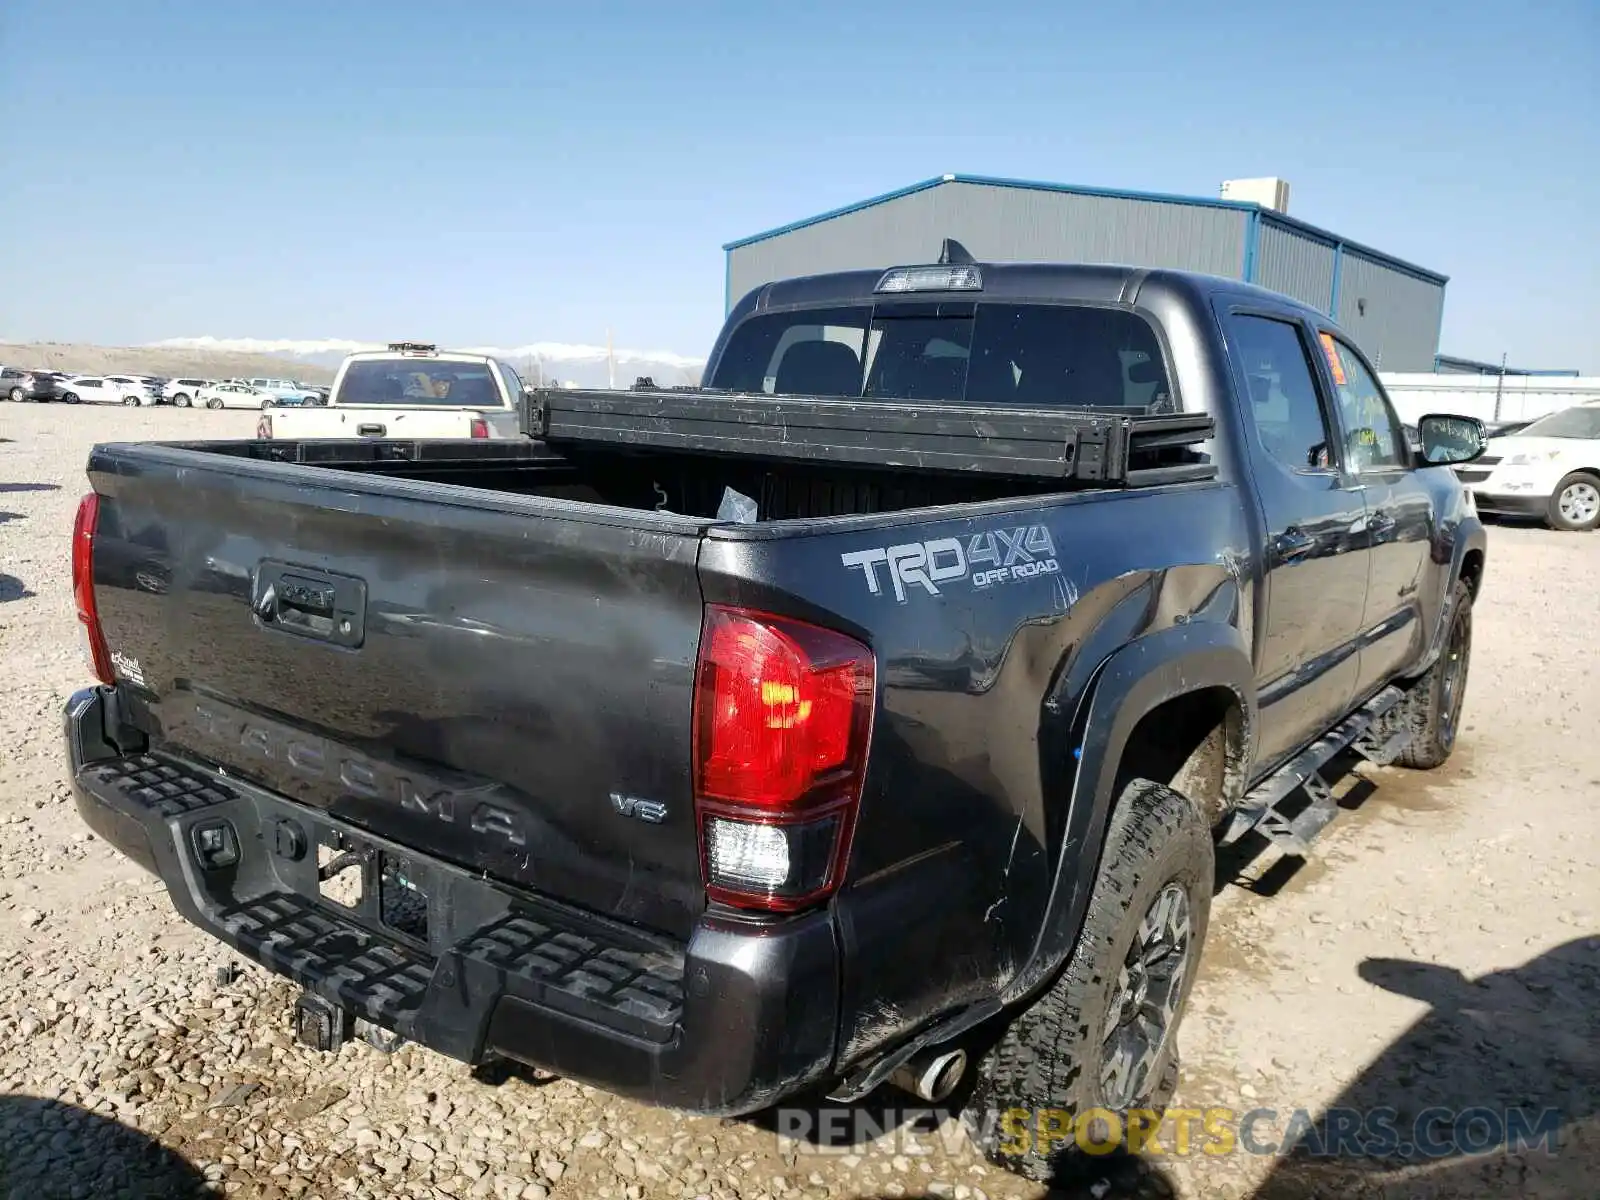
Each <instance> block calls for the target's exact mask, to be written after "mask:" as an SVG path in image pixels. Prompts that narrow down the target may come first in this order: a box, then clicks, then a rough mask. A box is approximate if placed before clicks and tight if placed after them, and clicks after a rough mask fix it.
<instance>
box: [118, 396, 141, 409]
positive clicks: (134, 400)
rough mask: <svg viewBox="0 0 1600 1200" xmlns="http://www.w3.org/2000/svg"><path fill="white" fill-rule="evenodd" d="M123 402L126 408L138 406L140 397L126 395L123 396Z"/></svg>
mask: <svg viewBox="0 0 1600 1200" xmlns="http://www.w3.org/2000/svg"><path fill="white" fill-rule="evenodd" d="M122 404H123V407H125V408H138V407H139V397H137V396H124V397H123V398H122Z"/></svg>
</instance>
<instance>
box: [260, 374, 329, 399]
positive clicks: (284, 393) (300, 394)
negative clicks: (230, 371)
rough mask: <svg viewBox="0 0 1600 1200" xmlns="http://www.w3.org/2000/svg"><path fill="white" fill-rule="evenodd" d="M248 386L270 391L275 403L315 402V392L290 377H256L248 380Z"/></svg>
mask: <svg viewBox="0 0 1600 1200" xmlns="http://www.w3.org/2000/svg"><path fill="white" fill-rule="evenodd" d="M248 382H249V384H250V386H251V387H253V388H255V389H257V390H258V391H263V392H270V393H271V394H272V396H273V397H274V398H275V403H277V404H281V405H291V406H293V405H300V404H306V403H308V402H309V403H315V401H316V398H317V396H316V393H315V392H313V391H312V390H311V389H310V388H306V387H302V386H301V385H300V384H298V383H296V382H295V381H294V380H292V379H267V378H263V377H257V378H255V379H251V380H249V381H248Z"/></svg>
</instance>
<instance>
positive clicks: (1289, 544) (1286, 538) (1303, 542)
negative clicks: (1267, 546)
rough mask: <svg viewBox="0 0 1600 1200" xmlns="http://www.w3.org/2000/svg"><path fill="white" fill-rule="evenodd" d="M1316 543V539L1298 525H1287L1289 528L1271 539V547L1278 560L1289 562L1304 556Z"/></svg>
mask: <svg viewBox="0 0 1600 1200" xmlns="http://www.w3.org/2000/svg"><path fill="white" fill-rule="evenodd" d="M1316 544H1317V539H1316V538H1314V537H1312V536H1311V535H1310V534H1309V533H1307V532H1306V531H1305V530H1304V529H1301V528H1300V527H1299V526H1298V525H1291V526H1289V528H1287V529H1285V530H1284V531H1283V532H1282V533H1280V534H1279V535H1278V536H1277V537H1275V538H1273V539H1272V548H1273V550H1274V551H1275V552H1276V553H1277V555H1278V561H1279V562H1290V561H1292V560H1294V559H1297V558H1304V557H1305V556H1306V555H1307V554H1310V553H1311V550H1312V547H1314V546H1315V545H1316Z"/></svg>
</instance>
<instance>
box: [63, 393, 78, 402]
mask: <svg viewBox="0 0 1600 1200" xmlns="http://www.w3.org/2000/svg"><path fill="white" fill-rule="evenodd" d="M61 398H62V399H63V400H65V401H66V402H67V403H68V404H77V403H78V393H77V392H67V393H66V394H65V395H63V396H62V397H61Z"/></svg>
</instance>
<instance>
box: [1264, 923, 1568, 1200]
mask: <svg viewBox="0 0 1600 1200" xmlns="http://www.w3.org/2000/svg"><path fill="white" fill-rule="evenodd" d="M1360 974H1361V977H1362V978H1363V979H1365V980H1366V981H1367V982H1369V983H1372V984H1375V985H1376V986H1378V987H1381V988H1384V989H1385V990H1386V991H1391V992H1395V993H1397V994H1399V995H1403V996H1408V997H1410V998H1412V999H1414V1000H1419V1001H1421V1002H1423V1003H1424V1004H1427V1005H1428V1006H1429V1008H1428V1011H1427V1012H1426V1013H1425V1014H1423V1016H1422V1017H1421V1018H1419V1019H1418V1020H1417V1022H1416V1023H1415V1024H1414V1025H1413V1026H1412V1027H1411V1028H1410V1029H1408V1030H1407V1031H1406V1032H1405V1034H1403V1035H1402V1036H1401V1037H1400V1038H1399V1039H1397V1040H1396V1041H1395V1042H1393V1043H1392V1044H1391V1045H1390V1046H1389V1047H1388V1049H1387V1050H1385V1051H1384V1052H1383V1054H1382V1055H1380V1056H1379V1057H1378V1058H1377V1059H1376V1060H1375V1061H1374V1062H1373V1063H1372V1064H1371V1066H1369V1067H1368V1068H1367V1069H1366V1070H1364V1071H1363V1072H1362V1073H1361V1075H1360V1076H1359V1077H1357V1079H1356V1080H1355V1081H1354V1082H1353V1083H1352V1084H1351V1085H1350V1086H1349V1087H1348V1088H1346V1089H1345V1091H1344V1092H1342V1093H1340V1095H1339V1096H1338V1097H1337V1098H1336V1100H1335V1101H1334V1102H1333V1103H1331V1104H1330V1105H1329V1106H1328V1108H1327V1110H1326V1111H1325V1112H1323V1113H1322V1114H1321V1115H1320V1116H1318V1117H1315V1118H1313V1119H1312V1121H1311V1124H1310V1126H1309V1127H1308V1128H1307V1129H1306V1131H1305V1133H1304V1135H1303V1136H1302V1137H1300V1138H1299V1139H1297V1141H1296V1143H1295V1144H1294V1145H1293V1146H1292V1147H1290V1148H1289V1150H1288V1152H1287V1153H1286V1154H1285V1155H1284V1157H1283V1158H1281V1159H1280V1160H1279V1162H1278V1163H1277V1164H1276V1166H1275V1167H1274V1169H1273V1171H1272V1173H1271V1174H1270V1175H1269V1176H1268V1177H1267V1179H1266V1180H1265V1181H1264V1182H1263V1183H1262V1185H1261V1186H1260V1188H1259V1189H1258V1190H1257V1191H1256V1192H1255V1194H1254V1198H1253V1200H1310V1197H1313V1196H1357V1195H1360V1196H1367V1195H1374V1196H1375V1195H1379V1194H1381V1195H1384V1196H1402V1195H1413V1194H1415V1195H1427V1196H1429V1197H1432V1198H1435V1200H1457V1198H1459V1200H1467V1198H1469V1197H1479V1196H1502V1195H1504V1196H1518V1197H1547V1196H1548V1197H1552V1198H1553V1197H1558V1196H1559V1197H1572V1196H1585V1195H1588V1196H1592V1195H1595V1194H1596V1176H1597V1175H1600V1006H1597V1005H1596V1004H1595V1001H1594V997H1595V996H1596V995H1600V937H1582V938H1578V939H1575V940H1574V941H1570V942H1567V943H1565V944H1564V945H1561V946H1558V947H1556V948H1555V949H1553V950H1551V951H1549V952H1547V953H1545V954H1541V955H1539V956H1538V957H1537V958H1535V959H1533V960H1531V961H1529V962H1527V963H1525V964H1523V965H1522V966H1520V967H1513V968H1511V969H1509V970H1505V971H1494V972H1491V973H1489V974H1487V975H1483V976H1480V977H1478V978H1477V979H1469V978H1468V977H1467V976H1465V975H1463V974H1462V973H1461V972H1460V971H1457V970H1455V969H1454V968H1451V967H1443V966H1437V965H1434V964H1431V963H1422V962H1408V961H1402V960H1398V959H1367V960H1366V961H1365V962H1364V963H1363V964H1362V965H1361V967H1360ZM1384 1124H1387V1125H1388V1126H1389V1128H1390V1129H1392V1131H1393V1132H1392V1135H1386V1134H1385V1133H1384V1131H1383V1129H1382V1126H1383V1125H1384ZM1341 1129H1343V1130H1352V1131H1359V1132H1357V1133H1355V1134H1354V1136H1353V1137H1341V1136H1340V1130H1341ZM1373 1133H1377V1135H1378V1136H1377V1138H1376V1140H1375V1141H1374V1140H1364V1139H1369V1138H1370V1137H1371V1135H1372V1134H1373Z"/></svg>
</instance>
